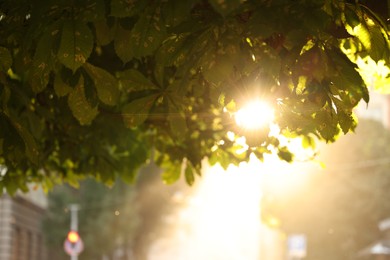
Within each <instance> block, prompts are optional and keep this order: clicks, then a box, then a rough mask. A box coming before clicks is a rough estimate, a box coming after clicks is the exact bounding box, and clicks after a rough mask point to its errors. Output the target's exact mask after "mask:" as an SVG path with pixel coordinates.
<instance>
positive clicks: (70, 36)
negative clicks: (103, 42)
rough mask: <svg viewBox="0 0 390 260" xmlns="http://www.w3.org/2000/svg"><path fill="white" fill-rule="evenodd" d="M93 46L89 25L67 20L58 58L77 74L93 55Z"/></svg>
mask: <svg viewBox="0 0 390 260" xmlns="http://www.w3.org/2000/svg"><path fill="white" fill-rule="evenodd" d="M93 44H94V39H93V35H92V32H91V30H90V29H89V27H88V25H86V24H85V23H82V22H79V21H74V20H66V21H65V22H64V25H63V27H62V30H61V42H60V47H59V50H58V53H57V57H58V59H59V61H60V62H61V63H62V64H64V65H65V66H66V67H67V68H69V69H71V70H73V72H75V71H76V70H77V69H78V68H79V67H80V66H81V65H83V64H84V63H85V62H86V60H87V59H88V58H89V56H90V55H91V52H92V48H93Z"/></svg>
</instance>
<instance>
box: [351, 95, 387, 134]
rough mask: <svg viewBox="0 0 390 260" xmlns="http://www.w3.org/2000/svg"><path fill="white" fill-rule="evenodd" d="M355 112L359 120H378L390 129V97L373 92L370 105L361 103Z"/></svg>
mask: <svg viewBox="0 0 390 260" xmlns="http://www.w3.org/2000/svg"><path fill="white" fill-rule="evenodd" d="M355 112H356V114H357V116H358V118H366V119H374V120H377V121H379V122H382V124H383V125H384V126H385V127H386V128H389V129H390V95H384V94H378V93H375V92H373V91H371V92H370V102H369V104H368V105H367V104H366V103H364V102H360V104H359V105H358V107H357V109H356V110H355Z"/></svg>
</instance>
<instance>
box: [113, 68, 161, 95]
mask: <svg viewBox="0 0 390 260" xmlns="http://www.w3.org/2000/svg"><path fill="white" fill-rule="evenodd" d="M118 77H119V80H120V83H121V85H122V87H123V88H124V89H126V90H128V91H130V90H131V91H134V90H135V91H137V90H144V89H157V86H156V85H154V84H153V83H152V82H151V81H150V80H149V79H148V78H146V77H145V76H144V75H143V74H142V73H141V72H139V71H138V70H134V69H129V70H125V71H121V72H118Z"/></svg>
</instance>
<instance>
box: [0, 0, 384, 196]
mask: <svg viewBox="0 0 390 260" xmlns="http://www.w3.org/2000/svg"><path fill="white" fill-rule="evenodd" d="M382 18H383V17H381V16H380V15H377V14H376V13H375V12H373V11H371V9H369V8H368V7H367V6H366V5H364V4H363V1H340V0H298V1H293V2H289V1H283V0H256V1H255V0H247V1H244V0H231V1H219V0H189V1H182V0H165V1H163V0H161V1H157V0H150V1H143V0H142V1H141V0H139V1H137V0H80V1H73V0H71V1H69V0H67V1H65V0H47V1H38V0H17V1H14V0H12V1H11V0H3V1H1V3H0V126H1V127H0V165H2V168H1V171H0V172H1V176H0V188H2V187H5V188H6V189H7V191H8V192H9V193H13V192H15V191H16V190H18V189H21V190H27V189H28V186H27V184H28V183H30V182H38V183H41V184H42V185H43V187H44V188H51V187H52V186H53V185H54V184H56V183H59V182H62V181H66V182H69V183H71V184H73V185H77V182H78V180H79V179H80V178H84V177H85V176H92V177H94V178H96V179H98V180H100V181H103V182H105V183H112V182H113V181H114V179H115V178H116V177H117V176H120V177H121V178H123V179H124V180H125V181H129V182H131V181H132V180H133V179H134V177H135V173H136V172H137V169H138V168H139V167H140V165H142V164H144V163H145V162H147V161H148V160H153V162H155V163H156V164H157V165H159V166H161V167H162V168H164V170H165V172H164V174H163V179H164V180H165V181H166V182H167V183H172V182H174V181H176V180H177V179H178V178H180V176H181V174H182V173H183V175H184V176H185V179H186V180H187V182H188V183H189V184H191V183H193V182H194V179H195V176H196V174H197V173H199V172H200V167H201V162H202V160H203V159H204V158H208V159H209V161H210V162H211V163H216V162H219V163H221V164H222V165H223V166H227V165H228V164H229V163H238V162H240V161H245V160H248V158H249V155H250V154H252V153H253V154H255V155H256V156H257V157H259V158H262V155H263V154H264V153H271V152H273V153H277V154H278V155H279V156H280V158H281V159H284V160H287V161H290V160H292V159H293V155H292V154H291V152H290V151H289V150H288V148H287V147H286V146H285V145H283V144H282V143H281V142H280V140H279V138H278V135H270V134H269V132H270V129H269V128H268V127H266V128H264V129H262V130H258V131H249V130H245V129H241V128H238V127H237V125H236V123H235V119H234V115H235V112H236V111H238V110H239V109H240V108H241V107H242V106H243V104H245V103H246V102H247V101H248V100H250V99H252V98H261V99H263V100H266V101H267V102H268V103H269V104H270V105H271V106H272V107H273V108H274V111H275V116H274V123H275V124H276V125H278V127H279V129H280V135H284V136H289V137H292V136H301V137H302V138H303V140H304V143H305V144H309V145H311V144H313V140H314V139H319V140H324V141H327V142H329V141H330V142H332V141H334V140H335V139H336V137H337V136H338V135H339V133H340V132H342V133H348V132H349V131H353V130H354V128H355V126H356V120H355V118H354V116H353V111H352V110H353V108H354V107H355V106H356V105H357V104H358V103H359V102H360V101H361V100H364V101H365V102H369V93H368V88H367V83H372V82H374V83H375V85H376V87H377V88H379V89H380V88H383V89H385V86H386V84H387V85H388V83H389V74H390V72H389V63H390V58H389V56H390V47H389V45H390V43H389V31H388V28H387V25H386V23H384V22H383V19H382ZM258 113H259V116H261V113H262V111H259V112H258ZM228 133H233V134H234V136H235V137H240V136H245V137H246V143H247V144H248V146H249V147H250V148H249V149H247V151H246V152H244V153H237V152H236V151H237V150H238V149H242V146H243V145H242V144H238V143H237V142H235V139H234V138H230V137H231V135H229V136H230V137H229V136H228V135H227V134H228Z"/></svg>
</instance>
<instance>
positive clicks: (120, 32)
mask: <svg viewBox="0 0 390 260" xmlns="http://www.w3.org/2000/svg"><path fill="white" fill-rule="evenodd" d="M131 35H132V32H131V31H129V30H126V29H123V28H122V26H120V25H117V27H116V34H115V39H114V48H115V52H116V55H117V56H118V57H119V58H120V59H121V60H122V62H123V63H127V62H129V61H130V60H131V59H132V58H133V57H134V56H135V53H134V50H133V49H132V48H131V47H130V44H129V42H130V41H131Z"/></svg>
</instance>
